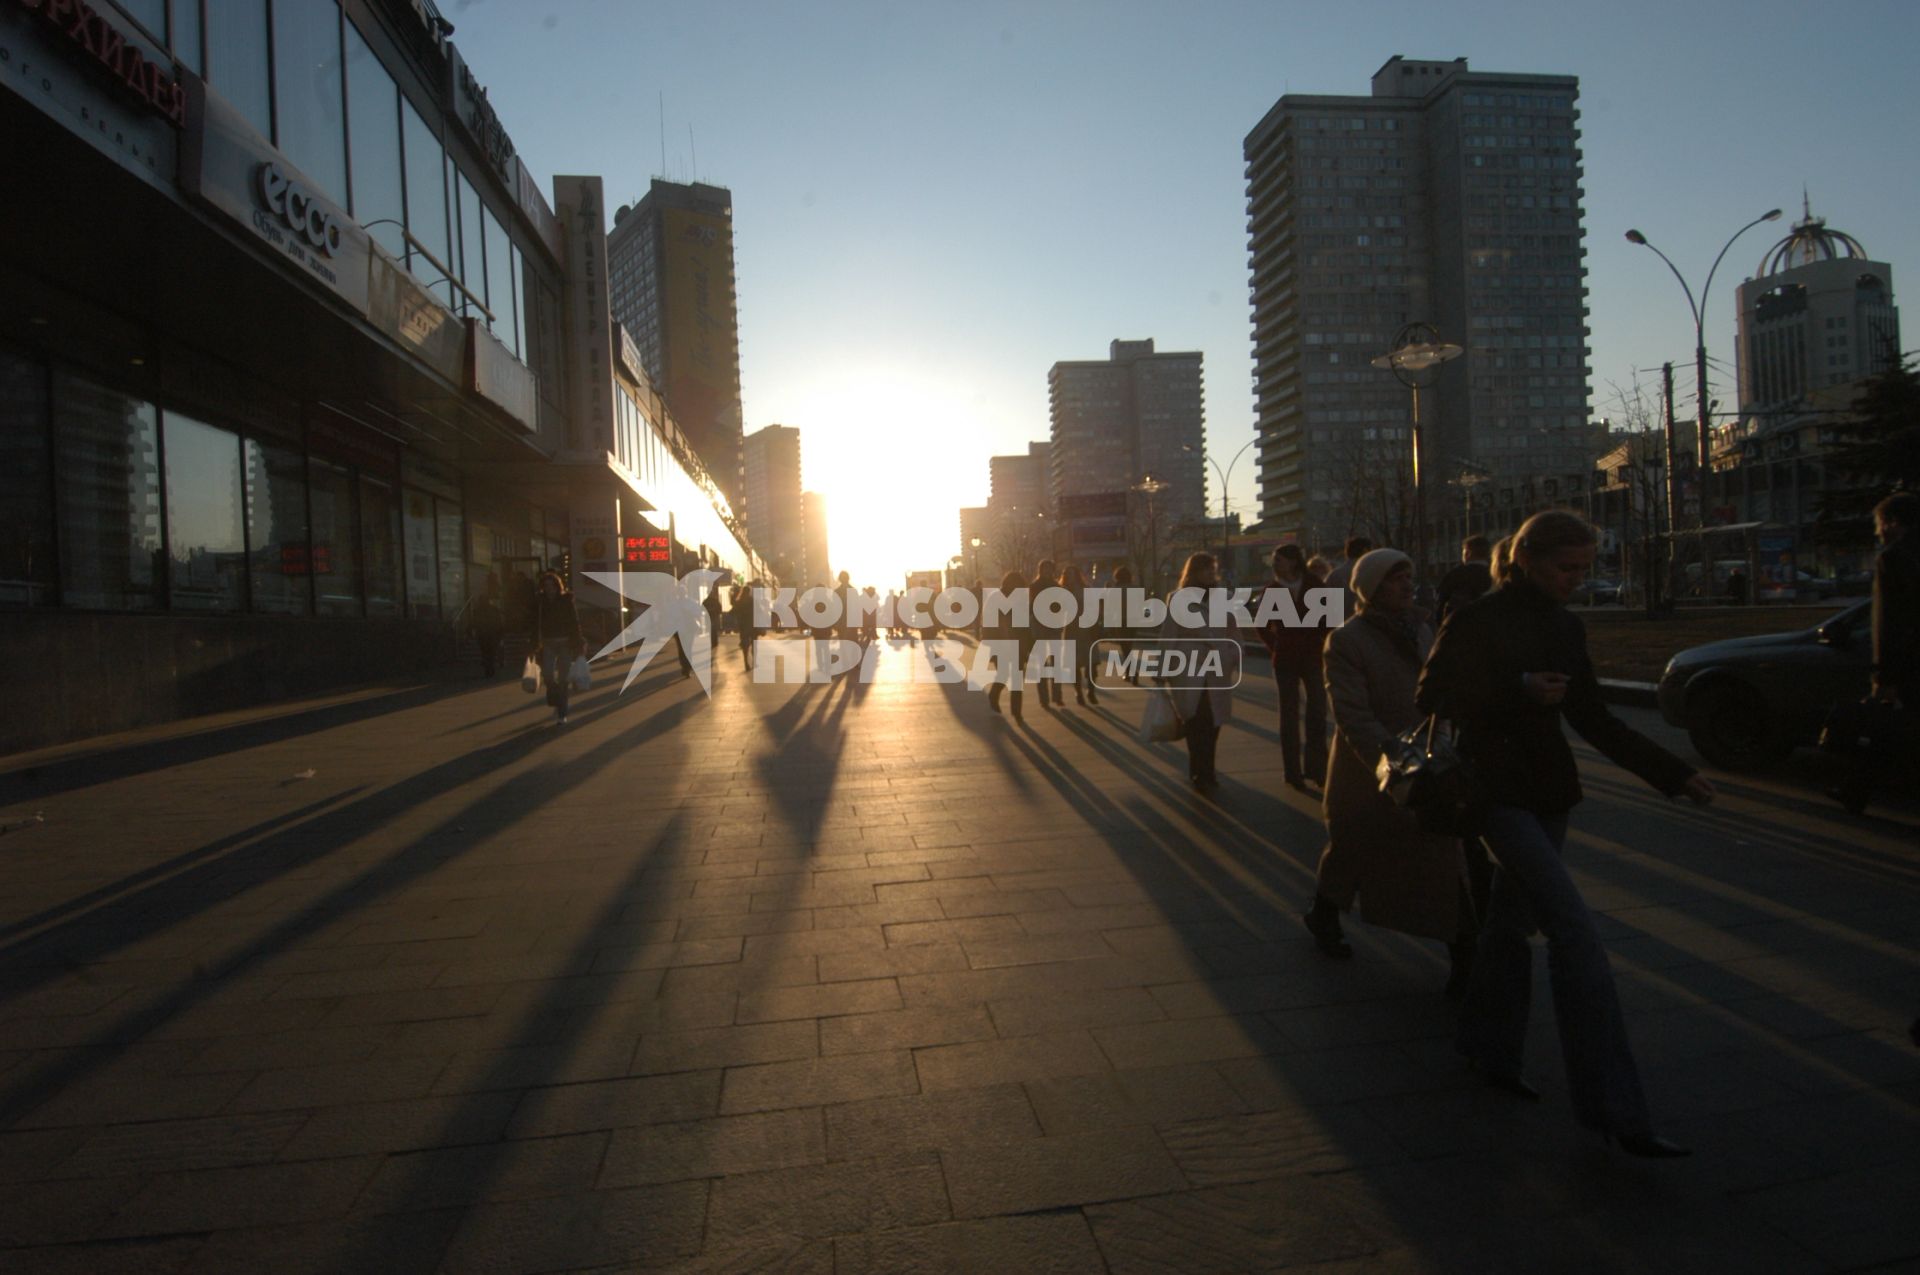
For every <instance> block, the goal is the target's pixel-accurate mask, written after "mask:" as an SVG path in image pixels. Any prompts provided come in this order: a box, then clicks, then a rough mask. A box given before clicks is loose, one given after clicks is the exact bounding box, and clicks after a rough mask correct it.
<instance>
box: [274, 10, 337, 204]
mask: <svg viewBox="0 0 1920 1275" xmlns="http://www.w3.org/2000/svg"><path fill="white" fill-rule="evenodd" d="M342 93H343V89H342V86H341V80H340V6H339V5H338V4H337V3H336V2H335V0H293V3H288V2H287V0H280V3H278V4H276V5H274V9H273V100H274V124H275V127H276V128H277V130H278V145H279V147H280V150H281V152H282V153H284V154H285V155H286V157H287V158H288V159H291V160H292V161H293V162H294V163H295V164H296V165H298V166H299V168H300V171H301V172H303V173H305V174H306V175H307V176H308V177H310V178H312V179H313V180H314V182H315V183H317V184H318V185H319V186H320V188H321V189H322V190H324V191H325V192H326V193H327V195H328V197H329V198H331V199H332V200H333V201H334V202H335V203H337V204H340V205H341V206H342V207H344V206H345V205H346V202H347V121H346V116H345V114H344V113H343V111H342V107H341V99H342Z"/></svg>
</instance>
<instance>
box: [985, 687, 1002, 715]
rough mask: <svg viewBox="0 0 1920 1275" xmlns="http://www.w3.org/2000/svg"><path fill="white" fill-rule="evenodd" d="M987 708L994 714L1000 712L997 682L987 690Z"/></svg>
mask: <svg viewBox="0 0 1920 1275" xmlns="http://www.w3.org/2000/svg"><path fill="white" fill-rule="evenodd" d="M987 707H988V708H990V709H992V710H993V711H994V712H996V713H997V712H999V711H1000V683H998V682H995V683H994V684H993V685H992V686H989V687H988V688H987Z"/></svg>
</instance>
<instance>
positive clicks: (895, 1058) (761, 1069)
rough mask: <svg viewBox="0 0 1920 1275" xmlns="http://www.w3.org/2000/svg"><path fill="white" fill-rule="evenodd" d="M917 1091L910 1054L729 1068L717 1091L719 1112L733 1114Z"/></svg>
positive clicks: (897, 1052)
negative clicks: (718, 1093) (718, 1091)
mask: <svg viewBox="0 0 1920 1275" xmlns="http://www.w3.org/2000/svg"><path fill="white" fill-rule="evenodd" d="M918 1088H919V1078H918V1075H917V1073H916V1072H915V1071H914V1066H913V1054H912V1052H911V1051H910V1050H905V1049H898V1050H892V1051H888V1052H883V1053H863V1054H842V1055H839V1056H837V1057H833V1058H805V1059H800V1060H798V1061H795V1062H779V1063H763V1064H761V1065H759V1066H753V1067H730V1068H728V1069H727V1075H726V1080H725V1082H724V1083H723V1084H722V1086H721V1089H720V1110H721V1111H722V1112H723V1113H726V1114H732V1113H736V1112H742V1111H772V1110H776V1109H778V1108H781V1107H816V1106H820V1105H822V1104H825V1103H830V1102H854V1101H857V1100H859V1099H861V1098H884V1097H889V1096H892V1095H894V1094H906V1093H913V1092H915V1091H916V1090H917V1089H918Z"/></svg>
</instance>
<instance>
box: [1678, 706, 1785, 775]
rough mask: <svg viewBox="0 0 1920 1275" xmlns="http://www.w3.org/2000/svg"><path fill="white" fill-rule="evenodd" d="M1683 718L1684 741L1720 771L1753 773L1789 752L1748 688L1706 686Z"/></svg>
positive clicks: (1764, 708)
mask: <svg viewBox="0 0 1920 1275" xmlns="http://www.w3.org/2000/svg"><path fill="white" fill-rule="evenodd" d="M1687 715H1688V718H1689V719H1690V720H1689V724H1688V726H1687V737H1688V738H1689V739H1691V740H1692V741H1693V746H1694V748H1695V749H1696V750H1697V751H1698V752H1699V754H1700V755H1701V756H1702V757H1704V758H1706V759H1707V761H1709V762H1710V763H1712V764H1713V765H1715V766H1718V767H1720V768H1721V769H1722V770H1757V769H1759V768H1760V767H1762V766H1765V765H1768V764H1769V763H1771V762H1776V761H1779V760H1780V759H1781V758H1783V757H1785V756H1786V755H1787V754H1788V753H1789V752H1790V751H1792V748H1791V746H1790V745H1789V744H1788V743H1787V742H1786V740H1785V739H1784V738H1783V737H1782V736H1781V733H1780V728H1779V725H1778V723H1776V722H1775V721H1774V720H1773V717H1772V714H1770V713H1769V712H1768V711H1767V702H1766V701H1765V700H1764V699H1762V698H1761V697H1760V695H1759V693H1758V692H1756V691H1754V690H1752V689H1750V688H1748V687H1745V686H1734V685H1721V686H1709V687H1707V688H1705V689H1704V690H1703V691H1702V692H1701V693H1700V694H1699V695H1698V696H1697V697H1696V698H1695V699H1694V701H1693V703H1691V704H1689V705H1688V714H1687Z"/></svg>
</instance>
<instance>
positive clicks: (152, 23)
mask: <svg viewBox="0 0 1920 1275" xmlns="http://www.w3.org/2000/svg"><path fill="white" fill-rule="evenodd" d="M120 7H121V8H122V9H124V10H126V12H127V16H128V17H130V18H132V19H133V20H134V21H135V22H138V23H139V24H140V25H141V26H143V27H145V28H146V31H147V34H148V35H150V36H152V37H153V38H154V39H156V40H160V41H165V40H166V38H167V0H120Z"/></svg>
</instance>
